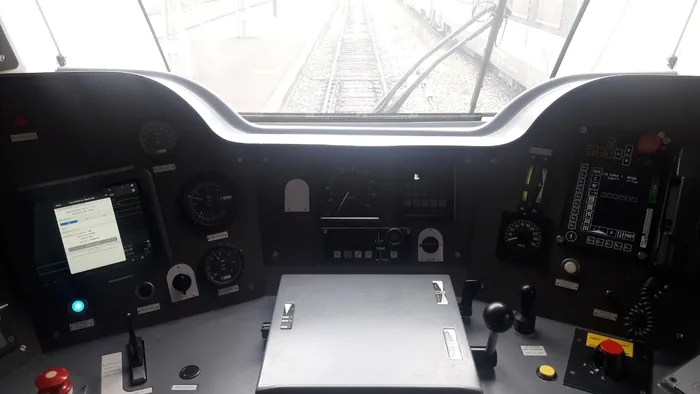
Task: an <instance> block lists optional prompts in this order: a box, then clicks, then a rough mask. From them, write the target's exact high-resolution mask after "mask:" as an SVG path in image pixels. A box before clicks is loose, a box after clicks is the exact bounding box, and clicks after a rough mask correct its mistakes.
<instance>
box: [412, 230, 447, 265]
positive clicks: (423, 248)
mask: <svg viewBox="0 0 700 394" xmlns="http://www.w3.org/2000/svg"><path fill="white" fill-rule="evenodd" d="M443 255H444V246H443V238H442V234H441V233H440V231H438V230H436V229H434V228H426V229H424V230H423V231H421V232H420V234H418V261H432V262H442V261H443Z"/></svg>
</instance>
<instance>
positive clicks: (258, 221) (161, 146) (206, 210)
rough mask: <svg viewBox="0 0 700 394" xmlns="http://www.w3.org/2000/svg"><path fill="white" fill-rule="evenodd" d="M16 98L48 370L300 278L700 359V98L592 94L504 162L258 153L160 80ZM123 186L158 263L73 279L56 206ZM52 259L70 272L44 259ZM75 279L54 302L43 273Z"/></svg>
mask: <svg viewBox="0 0 700 394" xmlns="http://www.w3.org/2000/svg"><path fill="white" fill-rule="evenodd" d="M0 86H1V88H0V102H1V103H2V106H0V122H2V129H3V130H6V131H8V133H5V135H6V136H7V135H9V136H10V137H9V138H4V139H3V141H2V160H3V161H4V164H5V165H4V166H3V170H4V174H3V176H4V181H3V182H2V187H3V188H4V192H3V199H4V200H5V203H6V206H13V207H18V209H13V210H11V211H10V212H8V213H7V214H8V216H9V217H8V219H7V220H6V221H4V222H3V226H4V228H3V234H12V237H11V238H6V237H3V242H4V246H5V248H6V250H8V251H9V254H10V258H9V259H8V261H9V264H7V266H6V267H5V268H6V269H7V270H8V272H11V275H12V276H13V277H14V278H17V279H18V280H17V281H16V282H15V284H16V286H17V291H18V292H19V293H20V294H22V295H23V298H24V299H25V300H27V304H28V305H27V307H28V310H29V311H30V314H31V316H32V320H33V322H34V324H35V326H37V328H38V336H39V338H40V340H41V343H42V346H43V347H44V348H47V349H51V348H58V347H62V346H67V345H70V344H73V343H78V342H82V341H85V340H89V339H94V338H97V337H100V336H104V335H108V334H111V333H116V332H119V331H123V330H124V329H125V324H124V315H125V314H126V313H132V314H135V315H136V319H135V324H136V325H144V326H145V325H151V324H156V323H160V322H164V321H168V320H172V319H176V318H178V317H181V316H186V315H191V314H195V313H200V312H203V311H206V310H209V309H212V308H217V307H223V306H226V305H231V304H235V303H239V302H243V301H247V300H250V299H253V298H256V297H259V296H261V295H262V294H263V293H264V288H265V286H267V292H268V293H273V292H274V289H276V284H277V282H278V281H279V276H280V275H281V274H284V273H448V274H450V275H452V278H453V281H454V283H455V285H456V286H455V287H456V288H457V289H458V290H457V291H460V290H461V283H462V282H463V281H464V280H465V279H476V280H479V281H481V282H482V283H483V285H484V286H483V289H482V290H481V291H480V292H479V293H478V296H477V298H478V299H481V300H484V301H491V300H501V301H504V302H506V303H507V304H509V305H513V306H516V305H518V304H519V302H520V298H519V297H520V294H519V289H520V288H521V286H522V285H523V284H530V285H531V286H533V287H535V288H536V289H537V292H538V299H539V300H541V301H539V302H538V307H537V313H538V314H539V315H541V316H545V317H549V318H552V319H555V320H559V321H564V322H567V323H571V324H575V325H579V326H582V327H588V328H591V329H595V330H600V331H603V332H606V333H611V334H613V335H620V336H624V337H631V338H634V339H639V340H647V341H652V342H654V343H656V344H658V346H659V347H666V348H673V347H676V346H681V345H685V344H687V342H688V341H691V342H695V341H697V340H698V337H697V336H698V333H699V332H700V330H698V329H697V328H698V327H697V325H698V322H697V321H696V319H684V318H683V316H684V308H685V306H684V305H686V304H687V303H689V302H695V301H697V299H698V296H699V295H698V292H697V290H696V286H693V285H692V284H693V283H694V282H693V281H694V280H697V277H698V268H697V264H696V261H697V241H698V239H697V238H698V213H699V212H698V209H697V208H695V206H694V205H695V203H694V201H696V197H697V192H698V189H697V178H698V175H699V174H698V172H699V171H700V163H698V162H697V160H698V158H700V155H698V154H697V153H698V148H700V137H698V134H697V133H696V132H695V129H696V128H697V127H700V114H698V113H697V111H694V110H693V107H694V103H697V102H698V101H700V100H699V99H698V98H699V96H698V95H700V93H698V92H700V80H698V79H696V78H684V77H669V76H618V77H609V78H602V79H599V80H594V81H592V82H589V83H587V84H585V85H582V86H580V87H578V88H575V89H572V90H570V91H569V92H568V93H566V94H564V95H563V96H562V97H561V98H559V99H558V100H556V101H555V102H554V103H553V104H551V105H550V106H549V107H548V108H547V109H546V110H545V111H544V112H541V113H539V114H537V116H536V120H535V121H534V123H533V124H532V125H531V126H530V127H529V129H528V130H526V131H525V132H524V134H523V135H522V136H521V137H520V138H518V139H516V140H515V141H513V142H509V143H506V144H503V145H499V146H490V147H487V146H483V147H477V146H462V147H454V146H452V147H448V146H443V147H411V146H376V147H366V146H364V147H359V146H327V145H296V146H293V145H278V144H270V145H252V144H251V145H248V144H240V143H234V142H232V141H230V139H231V138H225V137H226V136H222V135H220V134H218V133H217V132H214V131H213V130H212V128H211V127H210V124H211V123H210V120H211V118H212V114H210V113H203V112H201V111H200V112H198V111H195V109H193V107H191V106H190V105H189V104H188V103H187V102H186V101H185V100H184V99H182V98H181V97H180V96H179V95H177V94H175V93H174V92H173V91H172V90H170V89H168V88H166V87H164V86H163V85H161V84H159V83H156V82H154V81H152V80H150V79H148V78H144V77H139V76H135V75H129V74H121V73H66V74H56V75H36V76H8V77H3V78H2V79H0ZM26 91H33V92H36V93H37V94H36V95H27V94H23V93H22V92H26ZM18 119H20V120H22V121H21V122H18ZM125 185H127V186H131V185H136V186H138V187H137V188H134V189H138V190H140V191H141V193H140V194H139V196H140V199H139V206H140V207H141V209H142V212H144V213H145V216H146V220H145V222H144V223H145V224H143V223H142V224H141V225H142V226H144V228H148V231H147V232H146V233H145V234H147V235H143V234H144V233H143V232H142V234H141V238H139V239H138V241H139V242H141V244H140V245H141V246H140V249H138V250H140V252H139V253H140V254H139V253H136V252H133V251H131V252H130V251H129V250H126V249H128V248H125V251H124V259H122V258H121V255H120V257H119V258H117V259H116V260H117V261H113V260H115V259H112V260H110V261H112V264H107V265H104V266H102V265H99V264H98V265H99V266H97V267H93V268H90V269H88V270H86V271H80V270H78V269H76V270H73V269H72V268H71V264H72V263H71V261H70V260H71V255H70V253H72V252H70V251H68V252H65V253H66V254H68V256H64V255H63V254H62V252H64V251H62V250H61V248H60V246H61V240H62V238H61V237H60V235H56V234H51V233H49V232H48V229H51V231H52V232H53V231H56V228H57V226H58V228H59V229H60V223H61V222H60V221H59V222H58V224H56V222H55V219H56V218H54V216H55V215H58V214H57V213H56V209H60V208H62V206H58V205H60V204H68V205H69V206H72V205H74V204H80V203H86V202H91V203H95V204H96V202H95V201H99V200H100V198H105V197H110V195H109V192H110V190H111V189H110V188H113V187H117V186H120V187H121V186H125ZM108 189H109V190H108ZM105 193H106V194H105ZM134 193H136V192H134ZM95 196H98V197H99V198H97V199H96V200H94V199H95V198H96V197H95ZM86 199H93V200H94V201H93V200H89V201H88V200H86ZM38 207H39V208H38ZM42 207H43V208H42ZM51 210H53V212H52V211H51ZM116 211H117V210H116V208H115V212H116ZM52 215H54V216H52ZM67 221H68V222H70V221H71V219H70V218H68V220H67ZM117 227H119V221H118V220H117ZM120 230H121V228H120ZM119 233H120V234H122V233H124V232H123V231H120V232H119ZM124 234H126V233H124ZM144 237H146V238H144ZM108 238H109V237H108ZM123 238H127V236H126V235H123ZM146 240H148V241H152V242H149V243H145V241H146ZM133 243H134V242H124V244H127V245H130V244H133ZM49 244H52V245H53V249H51V250H53V251H54V252H55V253H57V256H58V257H52V258H43V257H41V255H42V253H43V251H44V249H45V248H42V247H41V245H49ZM65 244H66V242H65V241H64V242H63V246H65ZM145 244H148V245H147V246H143V245H145ZM57 245H58V246H57ZM46 249H47V250H48V248H46ZM129 253H132V254H131V255H130V256H132V257H133V256H136V258H137V259H138V261H136V260H134V261H130V260H128V259H126V257H127V254H129ZM141 256H147V257H144V260H148V261H144V262H143V263H142V262H141ZM64 257H65V258H66V260H67V261H58V263H61V264H59V267H61V270H60V272H59V273H58V274H55V273H54V274H53V275H58V276H53V277H51V276H49V278H50V280H47V279H46V276H45V275H42V272H43V271H41V272H40V270H38V269H37V267H44V266H45V265H47V264H49V265H50V264H54V263H57V261H56V260H61V259H62V258H64ZM41 259H43V260H45V261H44V263H41V264H40V263H37V260H41ZM43 260H42V261H43ZM91 264H92V262H91ZM91 267H92V266H91ZM146 283H149V284H150V285H148V284H146ZM183 289H184V290H183ZM115 293H116V294H123V295H124V297H123V298H121V299H120V302H119V303H117V304H114V302H110V301H109V299H110V295H113V294H115ZM648 294H652V295H653V296H651V298H650V297H649V296H648ZM47 300H50V302H47ZM75 300H81V301H84V303H85V304H84V307H85V309H86V310H85V311H82V310H81V311H80V312H75V311H70V310H68V309H67V308H69V307H70V306H72V302H73V301H75ZM649 303H651V304H649ZM650 321H651V322H652V323H653V324H648V323H649V322H650Z"/></svg>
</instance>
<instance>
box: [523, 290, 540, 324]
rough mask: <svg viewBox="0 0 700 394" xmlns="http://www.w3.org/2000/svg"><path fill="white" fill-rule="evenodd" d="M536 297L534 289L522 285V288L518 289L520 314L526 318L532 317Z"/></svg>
mask: <svg viewBox="0 0 700 394" xmlns="http://www.w3.org/2000/svg"><path fill="white" fill-rule="evenodd" d="M536 296H537V292H536V291H535V288H534V287H532V286H530V285H523V287H521V288H520V313H522V314H523V315H525V316H526V317H532V316H533V315H534V306H535V297H536Z"/></svg>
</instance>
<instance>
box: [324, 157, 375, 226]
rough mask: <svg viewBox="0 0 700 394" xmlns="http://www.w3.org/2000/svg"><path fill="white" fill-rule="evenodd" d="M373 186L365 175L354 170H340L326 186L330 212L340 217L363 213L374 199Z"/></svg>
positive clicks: (371, 181)
mask: <svg viewBox="0 0 700 394" xmlns="http://www.w3.org/2000/svg"><path fill="white" fill-rule="evenodd" d="M373 185H374V181H373V180H371V179H370V178H369V177H368V176H367V174H366V173H364V172H362V171H359V170H357V169H354V168H350V169H345V168H343V169H341V170H340V171H339V172H338V173H337V174H335V176H334V177H333V180H332V181H331V184H330V185H329V186H328V192H329V193H328V194H329V198H328V203H329V204H330V208H331V211H332V212H333V213H334V214H336V215H340V216H352V215H356V214H361V213H364V212H365V211H366V210H367V208H369V206H370V204H371V201H372V198H373V197H374V191H373Z"/></svg>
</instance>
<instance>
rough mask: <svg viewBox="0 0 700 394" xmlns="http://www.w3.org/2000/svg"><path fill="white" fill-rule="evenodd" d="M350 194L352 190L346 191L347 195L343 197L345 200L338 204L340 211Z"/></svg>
mask: <svg viewBox="0 0 700 394" xmlns="http://www.w3.org/2000/svg"><path fill="white" fill-rule="evenodd" d="M349 195H350V192H347V193H345V197H343V201H341V202H340V205H338V210H339V211H340V208H342V207H343V204H345V200H347V198H348V196H349Z"/></svg>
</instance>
